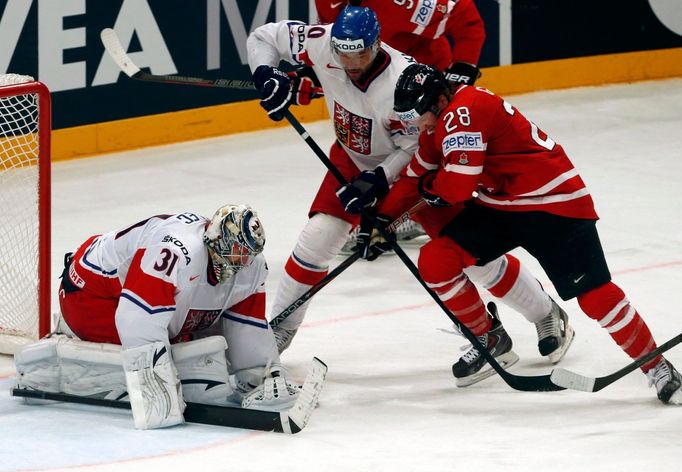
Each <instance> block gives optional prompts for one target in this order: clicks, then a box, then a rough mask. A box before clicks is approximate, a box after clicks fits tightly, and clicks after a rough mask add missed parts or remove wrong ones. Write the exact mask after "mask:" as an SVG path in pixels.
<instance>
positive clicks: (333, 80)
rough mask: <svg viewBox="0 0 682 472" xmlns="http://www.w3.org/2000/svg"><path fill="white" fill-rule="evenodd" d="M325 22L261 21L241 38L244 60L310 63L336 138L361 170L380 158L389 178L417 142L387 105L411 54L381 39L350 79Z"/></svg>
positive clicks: (413, 132)
mask: <svg viewBox="0 0 682 472" xmlns="http://www.w3.org/2000/svg"><path fill="white" fill-rule="evenodd" d="M331 28H332V25H305V24H303V23H300V22H296V21H282V22H279V23H268V24H266V25H263V26H261V27H259V28H258V29H256V30H255V31H254V32H253V33H252V34H251V35H250V36H249V39H248V40H247V49H248V54H249V65H250V67H251V70H252V71H253V70H255V69H256V68H257V67H258V66H259V65H264V64H265V65H270V66H277V65H279V62H280V61H281V60H285V61H287V62H289V63H291V64H294V65H298V66H310V67H312V68H313V70H314V71H315V74H316V75H317V77H318V79H319V80H320V84H321V85H322V88H323V90H324V94H325V100H326V102H327V107H328V109H329V116H330V117H331V119H332V122H333V124H334V131H335V133H336V139H337V140H338V142H339V143H340V144H341V145H342V146H343V147H344V149H345V151H346V152H347V153H348V155H349V156H350V158H351V159H352V160H353V162H354V163H355V165H356V166H357V167H358V168H359V169H360V170H361V171H362V170H371V169H374V168H376V167H377V166H378V165H379V164H381V166H382V167H383V168H384V171H385V172H386V176H387V178H388V181H389V182H392V181H393V180H395V178H396V177H397V176H398V174H399V173H400V171H401V170H402V168H403V167H404V166H405V165H406V164H407V163H408V162H409V160H410V158H411V157H412V154H413V153H414V151H416V148H417V139H418V131H417V130H416V129H411V128H409V129H408V128H407V127H406V126H405V125H403V124H402V123H401V122H400V120H399V119H398V117H397V115H396V114H395V112H394V111H393V93H394V90H395V85H396V82H397V81H398V77H399V76H400V73H401V72H402V71H403V70H404V69H405V68H406V67H407V66H408V65H409V64H410V63H412V62H414V60H413V59H412V58H410V57H409V56H405V55H404V54H402V53H401V52H399V51H397V50H395V49H393V48H391V47H390V46H388V45H386V44H381V47H380V49H379V52H378V54H377V58H378V59H377V61H376V64H375V65H374V66H373V67H372V69H371V71H370V73H369V74H368V77H367V78H366V79H365V80H364V81H363V82H362V83H358V82H355V81H353V80H351V79H350V78H349V77H348V76H347V75H346V73H345V71H344V70H343V68H342V66H341V64H339V63H338V61H337V60H336V59H335V57H334V55H333V54H332V50H331V46H330V34H331Z"/></svg>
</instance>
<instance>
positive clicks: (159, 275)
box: [60, 213, 279, 370]
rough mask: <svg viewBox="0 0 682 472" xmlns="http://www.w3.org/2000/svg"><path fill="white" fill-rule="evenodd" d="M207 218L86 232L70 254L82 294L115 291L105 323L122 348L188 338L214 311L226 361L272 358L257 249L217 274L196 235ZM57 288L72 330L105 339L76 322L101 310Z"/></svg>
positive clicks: (212, 320) (160, 219)
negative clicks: (76, 302)
mask: <svg viewBox="0 0 682 472" xmlns="http://www.w3.org/2000/svg"><path fill="white" fill-rule="evenodd" d="M207 223H208V219H207V218H205V217H203V216H198V215H196V214H194V213H180V214H174V215H158V216H153V217H151V218H149V219H146V220H143V221H140V222H138V223H136V224H134V225H132V226H130V227H128V228H126V229H123V230H120V231H114V232H110V233H106V234H103V235H100V236H93V237H92V238H90V239H89V240H88V241H86V243H85V244H83V246H81V248H79V250H78V251H77V252H76V254H75V255H74V258H73V261H72V263H71V265H70V268H69V282H70V283H71V284H72V285H73V286H75V287H76V290H84V291H88V293H89V294H90V296H92V294H93V293H97V295H99V296H102V297H111V298H114V299H115V298H118V306H117V307H116V308H115V328H114V327H113V326H111V327H110V328H111V330H112V331H113V332H114V334H118V337H119V338H120V343H121V344H122V346H123V347H124V348H126V349H128V348H132V347H136V346H141V345H144V344H149V343H154V342H158V341H163V342H165V343H168V342H169V340H171V341H173V342H176V341H188V340H190V339H192V335H193V334H196V333H197V332H201V331H203V330H206V329H208V328H210V327H212V326H213V325H216V324H217V323H216V322H217V320H219V319H220V320H222V321H221V324H222V333H221V334H223V335H224V336H225V338H226V340H227V343H228V345H229V346H230V349H229V350H228V358H229V359H230V361H231V363H232V364H233V365H232V367H233V368H234V369H237V370H238V369H243V368H249V367H253V366H255V365H265V364H266V363H267V362H268V361H275V362H278V361H279V356H278V355H277V349H276V347H275V343H274V338H273V337H272V334H271V333H270V332H268V331H269V326H268V323H267V320H266V318H265V279H266V277H267V266H266V263H265V259H264V257H263V255H262V254H259V255H257V256H255V257H254V258H253V260H252V262H251V263H250V264H249V265H247V266H246V267H244V268H243V269H242V270H240V271H238V272H237V273H236V274H235V275H234V276H233V277H231V278H230V279H228V280H226V281H224V282H219V280H218V278H217V277H216V274H215V270H214V266H213V262H212V260H211V259H210V257H209V254H208V251H207V248H206V246H205V244H204V243H203V239H202V238H203V234H204V228H205V227H206V224H207ZM63 286H64V284H63ZM63 292H64V290H62V291H60V302H61V304H62V312H63V314H64V318H65V319H66V322H67V324H68V325H69V326H70V327H71V328H72V330H73V331H74V332H75V334H77V335H78V336H79V337H81V339H85V340H93V341H100V342H101V341H104V342H112V341H110V340H106V339H104V340H102V339H88V336H87V335H86V336H83V335H81V333H79V327H80V326H84V325H87V324H88V323H94V322H95V321H94V317H95V315H96V316H100V315H102V313H101V312H98V313H84V312H83V311H85V310H83V309H82V308H79V310H69V298H68V296H69V295H71V294H70V293H63ZM73 311H76V316H74V314H73ZM101 322H102V321H100V323H101ZM215 328H218V326H217V325H216V326H215ZM210 332H211V333H213V330H210ZM214 334H215V333H214ZM114 342H115V340H114Z"/></svg>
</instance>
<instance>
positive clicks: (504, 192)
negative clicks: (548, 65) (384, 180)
mask: <svg viewBox="0 0 682 472" xmlns="http://www.w3.org/2000/svg"><path fill="white" fill-rule="evenodd" d="M431 169H438V172H437V174H436V177H435V179H434V180H433V182H432V183H431V188H430V191H431V192H432V193H434V194H436V195H438V196H440V197H442V198H444V199H445V200H447V201H448V202H450V203H456V202H463V201H466V200H469V199H471V198H472V196H474V197H475V198H477V202H478V203H480V204H481V205H485V206H489V207H493V208H496V209H498V210H503V211H544V212H548V213H553V214H556V215H561V216H566V217H572V218H585V219H597V214H596V212H595V209H594V203H593V201H592V197H591V196H590V193H589V191H588V190H587V187H586V186H585V183H584V182H583V180H582V178H581V177H580V175H579V174H578V172H577V171H576V169H575V168H574V166H573V163H572V162H571V161H570V160H569V158H568V156H567V155H566V153H565V152H564V149H563V148H562V147H561V146H560V145H559V144H557V143H556V142H554V141H553V140H552V139H551V138H550V137H549V136H547V135H546V134H545V133H544V132H543V131H541V130H540V129H539V128H538V127H537V126H536V125H535V123H533V122H532V121H529V120H528V119H526V118H525V117H524V116H523V115H522V114H521V113H520V112H519V111H518V110H517V109H516V108H514V107H513V106H511V105H510V104H509V103H508V102H506V101H505V100H503V99H502V98H501V97H498V96H497V95H495V94H494V93H492V92H490V91H488V90H486V89H483V88H480V87H470V86H460V87H459V88H458V89H457V90H456V91H455V95H454V97H453V99H452V100H451V102H450V104H449V105H448V107H447V108H446V109H445V110H443V112H442V113H441V115H440V117H439V120H438V123H437V125H436V128H435V130H434V132H433V133H432V134H428V133H422V135H421V136H420V139H419V149H418V151H417V152H416V153H415V155H414V156H413V158H412V160H411V161H410V164H409V165H408V166H407V167H406V168H405V169H404V171H403V176H405V177H419V176H420V175H422V174H424V173H425V172H426V171H428V170H431ZM399 187H402V186H399ZM405 188H406V189H407V188H412V189H414V187H413V186H409V187H405ZM390 200H394V201H395V197H392V198H391V199H390ZM386 204H388V205H390V201H389V202H386ZM384 211H387V212H388V214H392V213H393V212H392V211H390V210H388V209H387V208H384Z"/></svg>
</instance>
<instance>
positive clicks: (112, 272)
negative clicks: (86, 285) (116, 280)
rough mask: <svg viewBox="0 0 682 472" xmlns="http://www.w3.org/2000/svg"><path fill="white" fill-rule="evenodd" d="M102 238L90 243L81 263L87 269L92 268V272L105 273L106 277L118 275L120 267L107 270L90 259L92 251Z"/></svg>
mask: <svg viewBox="0 0 682 472" xmlns="http://www.w3.org/2000/svg"><path fill="white" fill-rule="evenodd" d="M99 241H100V239H99V238H97V239H95V240H94V241H93V242H92V244H90V247H89V248H88V249H87V251H85V254H83V257H81V260H80V263H81V265H82V266H84V267H85V268H86V269H88V270H90V272H94V273H96V274H99V275H103V276H105V277H116V276H117V275H116V274H118V269H113V270H110V271H106V270H104V269H102V268H101V267H100V266H98V265H97V264H94V263H92V262H90V261H89V260H88V256H89V255H90V253H91V252H92V251H93V250H94V249H95V247H96V246H97V245H98V244H99Z"/></svg>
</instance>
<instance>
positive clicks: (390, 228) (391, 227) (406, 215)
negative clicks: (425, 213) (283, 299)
mask: <svg viewBox="0 0 682 472" xmlns="http://www.w3.org/2000/svg"><path fill="white" fill-rule="evenodd" d="M425 205H426V202H425V201H424V200H419V201H418V202H417V203H415V204H414V205H413V206H412V208H410V209H409V210H407V211H406V212H405V213H403V214H402V215H400V216H399V217H398V218H396V220H395V221H393V222H392V223H391V224H390V225H389V226H387V227H386V230H387V231H389V232H391V233H394V232H395V231H396V229H397V228H398V226H400V225H401V224H403V223H404V222H405V221H407V220H408V219H409V218H410V217H411V216H412V215H414V214H415V213H417V212H418V211H419V210H421V209H422V207H424V206H425ZM359 258H360V253H359V252H358V251H355V252H354V253H353V254H351V255H350V256H348V257H347V258H346V259H345V260H344V261H343V262H341V263H340V264H339V265H338V266H336V267H335V268H334V270H332V271H331V272H330V273H328V274H327V275H326V276H325V277H324V278H323V279H322V280H320V281H319V282H317V283H316V284H315V285H313V286H312V287H310V289H308V291H307V292H305V293H304V294H303V295H301V296H300V297H298V298H297V299H296V300H295V301H294V302H293V303H292V304H291V305H289V306H288V307H286V308H285V309H284V310H282V312H281V313H280V314H279V315H277V316H275V317H274V318H273V319H271V320H270V327H271V328H274V327H275V326H277V325H279V324H280V323H281V322H282V321H284V320H286V319H287V318H289V316H291V314H292V313H294V312H295V311H296V310H297V309H298V308H299V307H300V306H301V305H303V304H304V303H305V302H307V301H308V300H310V299H311V298H312V297H313V295H315V294H316V293H317V292H319V291H320V290H322V289H323V288H324V287H325V286H326V285H327V284H328V283H329V282H331V281H332V280H334V279H335V278H336V277H337V276H338V275H339V274H341V272H343V271H344V270H346V269H347V268H348V267H350V266H351V265H352V264H353V263H354V262H355V261H357V260H358V259H359Z"/></svg>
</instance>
